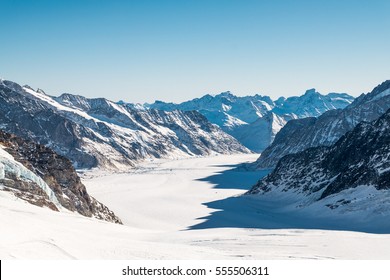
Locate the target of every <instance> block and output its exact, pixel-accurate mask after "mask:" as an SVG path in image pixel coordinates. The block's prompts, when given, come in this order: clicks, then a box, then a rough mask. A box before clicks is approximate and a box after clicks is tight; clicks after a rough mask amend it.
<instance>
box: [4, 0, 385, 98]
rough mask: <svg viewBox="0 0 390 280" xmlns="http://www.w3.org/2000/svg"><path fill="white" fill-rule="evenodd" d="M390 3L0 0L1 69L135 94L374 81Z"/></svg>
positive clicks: (351, 86)
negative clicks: (0, 13)
mask: <svg viewBox="0 0 390 280" xmlns="http://www.w3.org/2000/svg"><path fill="white" fill-rule="evenodd" d="M389 8H390V2H389V1H379V0H377V1H349V0H347V1H333V0H331V1H228V0H224V1H98V0H97V1H96V0H95V1H92V0H84V1H47V0H43V1H11V0H2V1H1V10H2V16H1V18H0V26H1V30H2V39H1V46H0V50H1V51H0V61H1V63H0V77H2V78H5V79H9V80H13V81H16V82H18V83H21V84H29V85H30V86H32V87H34V88H37V87H39V88H42V89H44V90H45V91H46V92H47V93H48V94H51V95H59V94H61V93H63V92H69V93H74V94H80V95H84V96H87V97H106V98H109V99H111V100H114V101H117V100H125V101H127V102H140V103H143V102H153V101H154V100H156V99H158V100H164V101H173V102H181V101H185V100H188V99H192V98H195V97H200V96H202V95H204V94H206V93H210V94H218V93H220V92H223V91H228V90H229V91H232V92H233V93H234V94H236V95H251V94H255V93H258V94H263V95H269V96H271V97H272V98H274V99H276V98H277V97H279V96H291V95H301V94H303V93H304V92H305V90H306V89H308V88H316V89H317V90H318V91H319V92H321V93H328V92H347V93H349V94H352V95H354V96H357V95H359V94H361V93H362V92H368V91H370V90H371V89H372V88H373V87H374V86H376V85H377V84H379V83H381V82H382V81H384V80H386V79H388V78H389V77H390V75H389V74H390V73H389V72H390V70H389V67H388V62H389V60H390V53H389V51H388V49H389V44H390V38H389V36H387V34H388V30H389V27H390V18H389V17H388V11H389Z"/></svg>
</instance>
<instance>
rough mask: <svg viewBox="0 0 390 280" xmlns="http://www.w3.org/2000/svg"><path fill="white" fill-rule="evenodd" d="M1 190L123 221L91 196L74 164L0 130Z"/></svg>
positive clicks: (58, 208) (55, 207)
mask: <svg viewBox="0 0 390 280" xmlns="http://www.w3.org/2000/svg"><path fill="white" fill-rule="evenodd" d="M0 190H1V191H7V192H10V193H13V194H14V195H15V196H16V197H18V198H20V199H23V200H25V201H27V202H29V203H31V204H34V205H37V206H40V207H46V208H50V209H52V210H54V211H62V210H64V209H66V210H69V211H72V212H78V213H79V214H81V215H84V216H87V217H95V218H98V219H101V220H105V221H110V222H114V223H121V220H120V219H119V218H118V217H117V216H115V214H114V213H113V212H112V211H111V210H109V209H108V208H107V207H106V206H104V205H103V204H102V203H100V202H99V201H97V200H96V199H95V198H93V197H91V196H90V195H89V194H88V192H87V190H86V188H85V186H84V185H83V184H82V183H81V181H80V178H79V177H78V175H77V173H76V171H75V169H74V168H73V166H72V163H71V162H70V161H69V160H68V159H66V158H65V157H63V156H60V155H58V154H56V153H55V152H54V151H52V150H51V149H49V148H47V147H45V146H43V145H39V144H36V143H34V142H30V141H26V140H23V139H21V138H19V137H16V136H14V135H11V134H8V133H5V132H3V131H2V130H0Z"/></svg>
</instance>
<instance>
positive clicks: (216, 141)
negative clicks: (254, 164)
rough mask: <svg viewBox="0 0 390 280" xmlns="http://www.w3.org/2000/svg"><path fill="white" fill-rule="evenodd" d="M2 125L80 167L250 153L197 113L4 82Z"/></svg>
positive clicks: (0, 93) (0, 94)
mask: <svg viewBox="0 0 390 280" xmlns="http://www.w3.org/2000/svg"><path fill="white" fill-rule="evenodd" d="M0 122H1V124H0V127H1V128H2V129H3V130H5V131H7V132H10V133H14V134H16V135H18V136H20V137H23V138H25V139H30V140H33V141H36V142H38V143H40V144H43V145H45V146H48V147H50V148H52V149H53V150H55V151H56V152H57V153H59V154H61V155H63V156H65V157H67V158H69V159H70V160H71V161H72V162H73V165H74V166H75V167H76V168H92V167H97V166H99V167H104V168H113V169H127V168H129V166H134V163H135V162H137V161H139V160H143V159H147V158H161V157H170V158H177V157H187V156H192V155H210V154H229V153H248V152H249V150H248V149H246V148H245V147H243V146H242V145H241V144H240V143H239V142H238V141H237V140H236V139H234V138H233V137H231V136H230V135H228V134H226V133H224V132H223V131H222V130H221V129H220V128H219V127H218V126H216V125H213V124H211V123H210V122H208V121H207V119H206V118H205V117H204V116H203V115H201V114H200V113H198V112H196V111H187V112H182V111H177V110H175V111H172V112H166V111H160V110H154V109H150V110H149V109H148V110H145V109H142V110H140V109H136V108H134V107H132V106H129V105H126V104H122V105H121V104H117V103H114V102H112V101H109V100H107V99H104V98H95V99H88V98H85V97H83V96H78V95H71V94H63V95H61V96H59V97H51V96H48V95H46V94H45V93H44V92H43V91H42V90H40V89H38V90H33V89H32V88H30V87H28V86H24V87H22V86H20V85H18V84H17V83H14V82H11V81H6V80H0Z"/></svg>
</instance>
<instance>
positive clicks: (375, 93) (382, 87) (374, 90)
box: [370, 80, 390, 95]
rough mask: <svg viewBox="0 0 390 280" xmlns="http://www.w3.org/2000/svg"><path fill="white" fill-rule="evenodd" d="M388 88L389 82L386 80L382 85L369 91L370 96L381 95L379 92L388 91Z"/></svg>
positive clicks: (389, 86)
mask: <svg viewBox="0 0 390 280" xmlns="http://www.w3.org/2000/svg"><path fill="white" fill-rule="evenodd" d="M389 88H390V80H386V81H384V82H383V83H381V84H380V85H378V86H376V87H375V88H374V89H373V90H372V91H371V93H370V94H372V95H377V94H379V93H381V92H383V91H385V90H387V89H389Z"/></svg>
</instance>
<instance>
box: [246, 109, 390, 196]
mask: <svg viewBox="0 0 390 280" xmlns="http://www.w3.org/2000/svg"><path fill="white" fill-rule="evenodd" d="M358 186H373V187H375V188H376V189H377V190H389V189H390V110H388V111H387V112H386V113H385V114H383V115H382V116H381V117H380V118H379V119H377V120H376V121H373V122H370V123H366V122H362V123H360V124H358V125H357V126H356V127H355V128H354V129H353V130H352V131H350V132H348V133H347V134H346V135H344V136H342V137H341V138H340V139H339V140H338V141H337V142H336V143H335V144H333V145H332V146H330V147H316V148H309V149H307V150H305V151H303V152H300V153H297V154H290V155H287V156H285V157H283V158H282V159H280V160H279V162H278V164H277V166H276V168H275V169H274V171H273V172H272V173H271V174H270V175H268V176H267V177H265V178H264V179H263V180H261V181H259V182H258V183H257V184H256V185H255V186H253V187H252V189H251V190H250V191H249V192H248V193H249V194H257V193H267V192H271V191H273V190H276V189H279V191H282V192H283V191H288V190H295V191H297V192H299V193H302V194H304V195H311V194H313V193H317V199H318V200H321V199H324V198H326V197H328V196H330V195H333V194H337V193H340V192H341V191H343V190H346V189H350V188H356V187H358Z"/></svg>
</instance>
